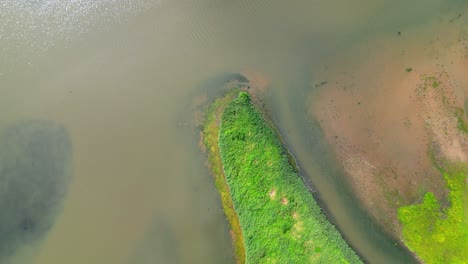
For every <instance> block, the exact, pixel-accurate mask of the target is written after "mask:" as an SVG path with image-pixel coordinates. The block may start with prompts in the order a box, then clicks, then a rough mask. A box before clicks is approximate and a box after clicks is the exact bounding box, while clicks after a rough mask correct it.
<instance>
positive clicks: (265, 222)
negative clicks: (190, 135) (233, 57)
mask: <svg viewBox="0 0 468 264" xmlns="http://www.w3.org/2000/svg"><path fill="white" fill-rule="evenodd" d="M237 94H239V96H238V97H237V98H234V97H235V95H237ZM221 111H222V113H220V112H221ZM217 122H219V123H218V124H216V123H217ZM216 135H218V138H216V137H215V136H216ZM204 142H205V144H206V146H207V148H208V151H209V156H210V157H209V160H210V165H211V167H212V170H213V173H214V174H215V177H216V182H217V183H216V185H217V187H218V190H219V191H220V193H221V199H222V202H223V207H224V209H225V211H226V210H227V211H226V215H227V217H228V220H229V222H230V223H231V227H232V229H233V232H232V233H236V232H239V231H240V234H241V235H237V236H236V235H235V236H233V238H234V245H235V248H236V255H237V254H239V251H238V250H239V249H242V250H243V251H241V253H245V255H241V256H240V257H244V256H245V262H247V263H361V260H360V259H359V257H358V256H357V255H356V253H355V252H354V251H353V250H352V249H351V248H350V247H349V246H348V245H347V244H346V242H345V241H344V240H343V238H342V236H341V235H340V233H339V232H338V231H337V230H336V228H335V227H334V226H333V225H332V224H331V223H330V222H328V220H327V219H326V217H325V215H324V214H323V212H322V211H321V209H320V207H319V206H318V204H317V203H316V201H315V200H314V198H313V197H312V195H311V193H310V192H309V191H308V190H307V189H306V187H305V185H304V183H303V182H302V179H301V178H300V177H299V175H298V174H297V173H296V171H295V169H294V168H293V166H292V165H291V163H290V160H289V159H288V155H287V153H286V150H285V148H284V147H283V146H282V144H281V142H280V140H279V139H278V137H277V135H276V134H275V131H274V129H273V128H272V127H271V124H270V123H268V122H267V121H266V120H265V119H264V117H263V116H262V114H261V112H260V110H259V109H258V108H257V107H256V106H254V105H253V104H252V103H251V102H250V96H249V94H248V93H246V92H239V91H238V90H235V91H233V92H231V93H228V95H227V96H225V97H223V98H222V99H218V100H217V101H215V103H214V104H213V107H212V108H211V110H210V111H209V115H208V118H207V122H206V125H205V129H204ZM214 156H218V157H214ZM215 163H217V164H218V165H217V166H214V165H215ZM220 178H223V179H220ZM228 195H229V197H226V196H228ZM237 219H238V220H237ZM233 220H234V221H233ZM236 221H239V222H238V223H239V224H240V225H237V222H236ZM233 223H234V225H233ZM239 238H240V239H239ZM239 243H243V244H242V246H243V247H242V248H241V247H240V246H239V245H238V244H239ZM240 257H239V256H238V260H240Z"/></svg>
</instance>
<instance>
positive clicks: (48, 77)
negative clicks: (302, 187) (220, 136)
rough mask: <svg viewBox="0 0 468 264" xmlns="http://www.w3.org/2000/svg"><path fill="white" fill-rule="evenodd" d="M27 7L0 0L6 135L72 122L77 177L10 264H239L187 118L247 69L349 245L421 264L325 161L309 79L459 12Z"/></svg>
mask: <svg viewBox="0 0 468 264" xmlns="http://www.w3.org/2000/svg"><path fill="white" fill-rule="evenodd" d="M18 2H20V1H13V0H11V1H10V0H0V6H1V10H0V24H1V26H0V58H1V61H0V106H1V108H0V109H1V110H0V129H2V130H3V129H5V128H7V127H9V126H10V125H11V124H12V123H14V122H16V121H18V120H23V119H47V120H53V121H55V122H58V123H60V124H62V125H63V126H64V127H65V129H66V130H67V133H68V134H69V136H70V139H71V142H72V146H73V147H72V154H73V160H72V172H73V179H72V181H71V183H70V184H69V186H68V193H67V196H66V198H65V200H64V201H63V209H61V210H60V212H59V213H57V214H56V215H55V217H54V219H53V221H51V224H52V227H51V229H50V231H49V232H48V234H47V235H46V236H44V237H43V238H41V239H39V240H38V241H37V242H35V243H29V242H25V243H23V244H25V245H27V246H25V247H23V248H21V249H18V250H17V251H15V254H14V255H15V256H14V257H12V262H13V263H14V264H15V263H35V264H53V263H69V264H74V263H115V264H118V263H143V264H146V263H233V261H234V259H233V253H232V252H231V245H230V238H229V233H228V225H227V223H226V221H225V219H224V216H223V212H222V209H221V205H220V204H219V199H218V196H217V192H216V189H215V187H214V183H213V181H212V179H211V176H210V175H209V171H208V170H207V169H206V167H205V166H204V162H205V158H204V156H203V154H202V153H201V152H200V150H199V149H198V131H197V130H196V129H195V128H194V127H193V125H192V123H191V118H192V115H191V113H190V109H191V108H190V106H191V104H192V103H193V97H194V96H197V95H200V94H204V92H205V91H206V90H205V89H204V88H203V87H202V88H201V85H202V84H204V83H206V85H207V86H209V85H215V84H216V82H215V81H210V80H213V78H216V77H217V76H220V74H222V73H224V72H239V71H243V70H246V69H253V70H255V71H257V72H261V73H262V74H263V76H265V78H267V79H268V81H269V82H270V83H271V85H270V87H269V90H267V91H266V99H265V102H266V104H267V107H268V108H269V109H270V110H271V112H272V114H273V116H274V118H275V120H276V122H277V124H278V125H279V128H280V131H281V132H282V133H283V134H284V138H285V140H286V142H287V143H288V145H290V147H291V150H292V152H293V153H294V154H295V155H296V158H297V159H298V161H299V162H300V165H301V167H302V168H303V172H304V173H306V174H307V175H308V176H309V177H310V178H311V179H312V181H313V183H314V184H315V185H316V187H317V189H318V192H319V193H320V197H321V198H322V202H323V203H324V204H325V205H326V207H327V208H328V210H329V211H330V213H331V214H332V216H334V217H335V218H336V222H337V223H338V226H339V228H340V229H341V230H342V231H343V233H344V236H345V237H347V238H348V239H349V240H350V242H351V243H352V245H353V246H355V247H356V249H357V250H358V252H359V253H360V254H361V255H362V256H363V257H365V258H366V259H368V260H369V261H371V262H373V263H395V261H397V262H399V263H403V262H406V261H410V260H411V258H410V257H409V256H408V254H407V252H406V251H404V250H402V249H401V248H399V247H395V246H394V244H393V243H394V242H393V241H392V240H391V239H389V238H388V237H386V236H385V235H383V234H382V233H381V232H380V231H379V230H378V228H377V227H375V226H373V225H372V223H371V221H370V220H369V219H368V218H366V216H365V214H363V213H362V212H361V211H360V210H359V208H360V207H359V205H358V204H357V203H356V202H355V200H353V199H350V198H349V192H348V190H347V187H346V186H345V184H343V181H342V175H341V174H340V172H339V171H338V170H337V169H335V168H334V165H333V161H332V159H328V158H327V155H329V154H325V155H324V153H328V152H327V149H328V147H327V145H326V144H324V143H323V141H324V139H323V136H322V135H321V132H320V131H319V130H318V129H317V127H316V126H315V125H314V124H315V123H314V120H311V119H310V117H308V116H307V115H306V112H307V109H308V106H307V103H308V102H307V100H306V97H307V94H308V93H309V92H310V90H311V89H312V85H311V83H313V82H314V81H316V80H312V79H311V78H312V76H313V75H312V74H311V71H312V69H314V68H318V67H320V66H321V65H322V64H323V62H324V61H325V60H326V58H328V57H330V56H332V55H333V54H334V53H335V52H337V51H343V50H346V49H347V48H348V47H349V46H350V45H352V44H353V43H355V42H356V41H359V40H361V39H363V38H366V37H368V36H369V35H372V34H375V33H376V32H378V33H382V32H389V34H396V32H397V31H402V30H404V28H405V27H407V26H411V25H421V24H424V23H428V21H433V20H437V18H438V16H439V15H440V14H443V13H447V12H448V13H450V12H453V13H454V14H456V13H457V9H456V8H457V7H460V6H463V5H464V3H463V1H443V0H431V1H428V0H419V1H413V2H414V3H411V4H410V3H408V1H391V2H389V1H383V0H382V1H375V0H360V1H358V0H356V1H349V0H333V1H273V2H272V1H266V0H260V1H251V0H246V1H208V0H200V1H188V0H187V1H181V0H180V1H174V0H172V1H166V0H161V1H156V2H154V1H149V0H148V1H146V0H140V1H126V0H113V1H100V2H99V4H98V3H97V2H94V1H89V0H82V1H71V0H70V1H69V0H66V1H51V0H36V1H21V2H22V4H19V3H18ZM209 91H210V92H215V90H214V89H212V90H209ZM0 151H1V150H0ZM0 221H1V219H0Z"/></svg>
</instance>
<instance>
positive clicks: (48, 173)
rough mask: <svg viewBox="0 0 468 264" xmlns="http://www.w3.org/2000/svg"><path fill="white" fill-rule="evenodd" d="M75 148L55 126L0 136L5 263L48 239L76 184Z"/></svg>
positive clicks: (24, 126) (0, 244)
mask: <svg viewBox="0 0 468 264" xmlns="http://www.w3.org/2000/svg"><path fill="white" fill-rule="evenodd" d="M71 155H72V144H71V140H70V138H69V136H68V133H67V131H66V129H65V128H64V127H63V126H61V125H59V124H57V123H54V122H52V121H46V120H30V121H21V122H17V123H15V124H13V125H10V126H8V127H7V128H6V129H5V130H4V131H3V132H2V134H1V135H0V263H7V261H8V259H9V258H10V257H11V256H13V255H14V254H15V253H16V252H17V251H18V250H19V249H21V247H22V246H32V245H34V244H35V243H36V242H38V241H39V240H41V239H43V238H44V237H45V236H46V234H47V232H48V231H49V230H50V229H51V227H52V226H53V224H54V220H55V218H56V216H57V215H58V214H59V211H60V208H61V205H62V202H63V199H64V197H65V194H66V192H67V187H68V185H69V183H70V180H71Z"/></svg>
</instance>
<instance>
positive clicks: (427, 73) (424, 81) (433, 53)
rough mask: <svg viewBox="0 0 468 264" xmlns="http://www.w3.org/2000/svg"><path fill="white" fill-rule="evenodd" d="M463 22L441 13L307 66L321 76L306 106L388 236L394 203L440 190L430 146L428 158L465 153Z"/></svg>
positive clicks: (393, 225) (394, 226)
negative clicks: (460, 113)
mask: <svg viewBox="0 0 468 264" xmlns="http://www.w3.org/2000/svg"><path fill="white" fill-rule="evenodd" d="M466 29H467V28H466V27H465V26H464V25H463V24H462V21H458V22H456V21H455V22H450V21H449V19H448V18H447V19H446V20H444V21H443V22H438V24H433V25H428V26H426V27H424V28H415V29H411V30H407V31H405V32H403V33H402V34H401V35H400V36H398V35H397V34H395V35H390V34H387V35H382V36H376V37H372V38H369V39H368V40H366V41H364V42H363V43H359V44H358V45H356V46H355V47H353V48H352V49H351V50H349V51H348V53H346V54H338V56H336V58H334V59H331V60H330V63H329V64H328V65H326V66H325V67H324V68H323V69H320V70H316V71H315V72H314V75H315V74H316V75H315V76H317V77H319V78H321V79H320V80H317V81H318V83H322V81H326V82H327V83H326V84H324V85H322V86H321V87H320V88H318V89H314V91H313V93H312V94H311V97H310V101H309V102H310V113H311V114H312V115H314V116H315V117H316V118H317V119H318V120H319V121H320V124H321V127H322V129H323V131H324V134H325V137H326V139H327V141H328V142H329V143H330V145H331V146H332V148H333V149H334V151H335V153H336V155H337V157H338V159H339V160H340V161H341V162H342V165H343V168H344V170H345V172H346V174H347V175H348V179H349V182H350V184H352V186H353V188H354V190H355V192H356V194H357V196H358V197H359V198H360V200H361V201H362V203H363V204H364V206H365V207H366V208H367V209H368V211H369V213H370V214H371V215H372V216H373V217H375V218H376V219H377V220H378V221H379V222H380V223H382V224H383V227H384V228H385V229H386V230H387V231H389V232H390V233H392V234H393V235H394V236H395V237H399V236H400V226H399V223H398V220H397V217H396V208H397V207H399V206H401V205H403V204H408V203H413V202H416V201H417V200H418V199H420V197H421V194H422V193H424V192H426V191H431V192H434V193H435V194H436V196H438V197H439V198H444V197H445V195H446V190H445V185H444V182H443V179H442V177H441V176H440V173H439V172H438V171H437V170H436V169H435V167H434V166H433V163H432V160H431V158H430V156H429V151H430V149H433V150H434V154H435V156H436V161H441V160H442V159H450V160H452V161H454V160H461V161H466V160H467V154H468V147H467V146H468V142H467V141H466V137H465V135H464V134H463V133H461V132H460V131H459V129H458V128H457V125H458V121H457V118H456V116H455V114H454V113H455V110H456V109H457V108H463V102H464V98H465V97H466V95H467V93H468V74H466V73H467V72H468V56H467V55H468V48H467V47H468V45H467V43H468V42H467V37H466V33H465V32H466V31H465V30H466ZM343 62H346V63H343ZM409 67H411V71H410V70H409V69H408V71H407V70H406V69H407V68H409ZM317 73H318V74H317ZM312 85H314V84H312ZM317 86H319V85H317ZM433 86H434V87H433Z"/></svg>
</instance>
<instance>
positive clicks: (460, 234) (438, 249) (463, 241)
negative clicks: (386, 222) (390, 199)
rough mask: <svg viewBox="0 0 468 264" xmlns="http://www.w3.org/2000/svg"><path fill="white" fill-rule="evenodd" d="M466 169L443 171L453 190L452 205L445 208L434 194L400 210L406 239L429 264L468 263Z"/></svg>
mask: <svg viewBox="0 0 468 264" xmlns="http://www.w3.org/2000/svg"><path fill="white" fill-rule="evenodd" d="M466 175H467V171H466V169H464V168H462V167H452V168H451V169H450V170H448V171H444V172H443V176H444V179H445V181H446V183H447V187H448V188H449V190H450V193H449V195H448V202H449V203H450V205H449V206H448V207H446V208H442V205H441V202H440V201H438V200H437V198H436V197H435V196H434V194H433V193H430V192H429V193H426V194H425V195H424V199H423V201H422V203H420V204H414V205H408V206H403V207H400V208H399V209H398V218H399V220H400V221H401V223H402V225H403V239H404V241H405V243H406V245H407V246H408V248H410V249H411V250H412V251H414V252H415V253H416V254H417V255H418V256H419V257H420V258H421V259H422V260H423V261H424V262H425V263H427V264H432V263H437V264H439V263H441V264H442V263H453V264H457V263H468V221H467V213H468V210H467V199H468V190H467V184H466Z"/></svg>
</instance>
